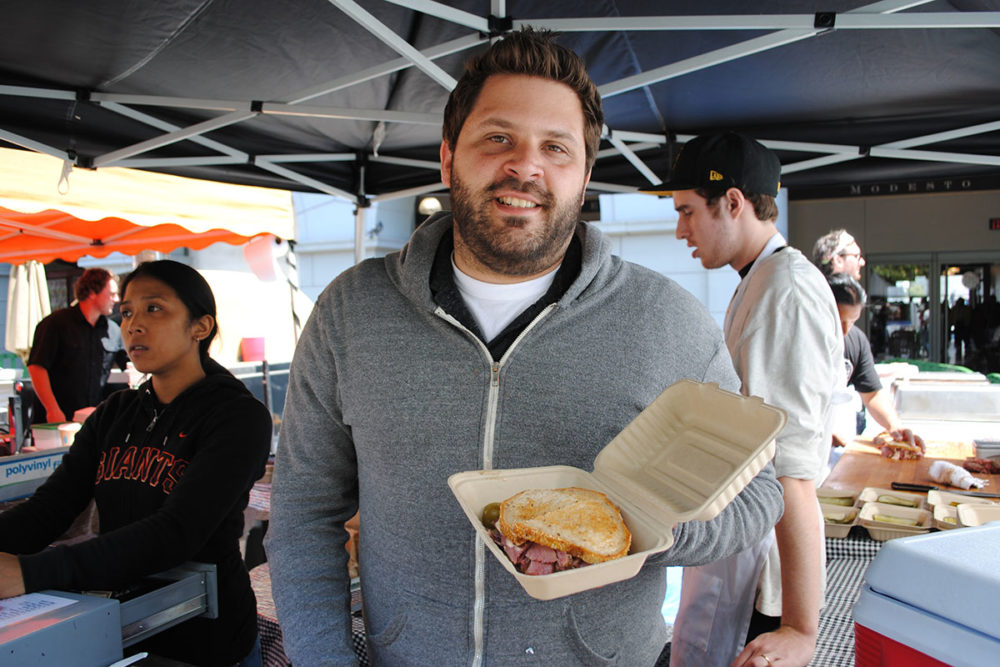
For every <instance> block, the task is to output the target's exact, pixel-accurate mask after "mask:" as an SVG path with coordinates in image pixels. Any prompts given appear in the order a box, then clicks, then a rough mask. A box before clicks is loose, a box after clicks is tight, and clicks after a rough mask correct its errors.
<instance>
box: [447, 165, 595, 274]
mask: <svg viewBox="0 0 1000 667" xmlns="http://www.w3.org/2000/svg"><path fill="white" fill-rule="evenodd" d="M502 190H516V191H518V192H523V193H525V194H530V195H531V196H532V197H533V198H534V199H536V200H537V201H538V202H539V204H540V205H541V206H543V207H544V208H545V210H546V212H547V216H546V224H545V226H544V227H543V228H542V229H539V230H538V231H536V232H535V233H534V234H532V235H531V236H528V237H525V236H521V235H517V234H514V233H511V231H512V230H520V229H522V228H523V227H524V224H525V221H524V219H523V218H520V217H518V216H508V217H506V218H503V219H502V227H500V228H497V227H492V226H491V224H490V223H491V219H490V209H491V208H492V206H493V198H491V197H489V195H490V194H491V193H496V192H500V191H502ZM482 196H483V199H482V201H479V202H477V201H475V195H474V194H473V193H472V192H471V191H470V190H469V189H468V188H467V187H466V186H465V184H464V183H463V182H462V179H460V178H459V177H458V175H457V174H455V173H454V172H453V173H452V177H451V202H452V218H453V219H454V221H455V225H456V229H457V232H458V236H459V237H461V242H463V243H465V245H466V246H467V247H468V248H469V251H470V252H472V254H473V255H475V257H476V259H477V260H478V261H479V262H481V263H482V264H483V266H485V267H487V268H488V269H490V270H491V271H494V272H496V273H499V274H503V275H507V276H531V275H535V274H538V273H541V272H543V271H545V270H546V269H548V268H551V267H552V266H554V265H555V264H557V263H558V262H559V261H560V260H561V259H562V256H563V254H564V253H565V250H566V246H567V244H568V243H569V239H570V237H571V236H572V235H573V231H574V230H575V229H576V225H577V223H578V221H579V219H580V205H579V202H580V201H582V198H583V191H582V190H581V192H580V194H579V196H578V197H577V198H576V199H575V200H571V201H568V202H566V203H564V204H562V205H559V204H558V203H557V202H556V201H555V198H554V197H553V196H552V195H551V194H550V193H549V192H547V191H545V190H542V189H541V188H540V187H538V186H537V185H535V184H533V183H523V184H522V183H520V182H518V181H517V180H516V179H505V180H503V181H501V182H499V183H494V184H492V185H491V186H490V187H488V188H487V189H486V191H485V192H484V193H483V195H482ZM458 241H459V239H456V242H458Z"/></svg>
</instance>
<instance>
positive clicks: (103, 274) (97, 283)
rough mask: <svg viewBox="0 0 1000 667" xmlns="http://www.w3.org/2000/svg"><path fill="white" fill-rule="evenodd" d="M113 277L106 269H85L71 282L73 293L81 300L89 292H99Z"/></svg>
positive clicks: (86, 296)
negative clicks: (74, 281)
mask: <svg viewBox="0 0 1000 667" xmlns="http://www.w3.org/2000/svg"><path fill="white" fill-rule="evenodd" d="M114 277H115V274H113V273H111V272H110V271H108V270H107V269H87V270H86V271H84V272H83V275H81V276H80V277H79V278H77V279H76V283H74V284H73V294H74V295H75V296H76V300H77V301H83V300H84V299H86V298H88V297H89V296H90V295H91V294H100V293H101V292H102V291H103V290H104V288H105V287H106V286H107V284H108V283H109V282H110V281H111V280H112V279H113V278H114Z"/></svg>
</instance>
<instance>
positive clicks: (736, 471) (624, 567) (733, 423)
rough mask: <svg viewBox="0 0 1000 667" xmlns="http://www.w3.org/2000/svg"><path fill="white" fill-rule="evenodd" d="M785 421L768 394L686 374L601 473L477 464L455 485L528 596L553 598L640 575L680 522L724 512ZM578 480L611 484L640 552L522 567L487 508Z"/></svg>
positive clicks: (602, 464)
mask: <svg viewBox="0 0 1000 667" xmlns="http://www.w3.org/2000/svg"><path fill="white" fill-rule="evenodd" d="M784 424H785V413H784V412H783V411H781V410H779V409H778V408H775V407H772V406H770V405H766V404H765V403H764V402H763V401H762V400H761V399H760V398H757V397H749V398H748V397H745V396H741V395H740V394H735V393H733V392H729V391H725V390H723V389H720V388H719V387H718V385H716V384H706V383H701V382H694V381H692V380H682V381H680V382H677V383H675V384H673V385H671V386H670V387H668V388H667V389H665V390H664V391H663V393H661V394H660V395H659V396H658V397H657V398H656V399H655V400H654V401H653V402H652V403H650V405H649V406H648V407H647V408H646V409H645V410H643V411H642V412H641V413H640V414H639V415H637V416H636V418H635V419H634V420H633V421H632V423H630V424H629V425H628V426H627V427H625V429H624V430H623V431H622V432H621V433H619V434H618V435H617V436H615V438H614V439H613V440H612V441H611V442H610V443H608V445H607V446H605V448H604V449H603V450H601V452H600V454H598V456H597V458H596V459H595V461H594V471H593V472H587V471H585V470H581V469H579V468H573V467H570V466H546V467H540V468H518V469H507V470H470V471H466V472H460V473H456V474H454V475H452V476H451V477H449V479H448V485H449V486H450V487H451V490H452V492H453V493H454V494H455V497H456V498H457V499H458V502H459V504H460V505H461V506H462V510H463V511H464V512H465V514H466V516H467V517H468V519H469V521H470V522H471V523H472V525H473V527H474V528H475V530H476V531H477V532H478V533H479V534H480V537H481V538H482V539H483V541H484V542H485V543H486V546H487V548H489V549H490V551H492V552H493V555H494V556H495V557H496V558H497V560H498V561H499V562H500V564H501V565H502V566H503V567H504V568H505V569H506V570H507V571H508V572H510V573H511V574H512V575H513V576H514V577H515V578H516V579H517V580H518V582H520V584H521V586H522V587H523V588H524V590H525V591H526V592H527V593H528V595H530V596H532V597H534V598H537V599H540V600H551V599H553V598H558V597H562V596H565V595H570V594H572V593H579V592H580V591H584V590H588V589H591V588H597V587H599V586H604V585H607V584H610V583H614V582H616V581H623V580H625V579H629V578H631V577H633V576H635V575H636V574H637V573H638V572H639V570H640V569H641V568H642V565H643V563H645V562H646V558H647V557H649V556H650V555H651V554H654V553H658V552H661V551H665V550H666V549H668V548H669V547H670V545H671V544H673V532H672V530H673V526H674V524H677V523H680V522H685V521H695V520H697V521H707V520H708V519H711V518H712V517H714V516H715V515H717V514H718V513H719V512H720V511H721V510H722V509H723V508H724V507H725V506H726V505H727V504H729V502H730V501H731V500H732V499H733V498H735V497H736V495H737V494H739V492H740V491H742V490H743V487H745V486H746V485H747V483H749V482H750V480H751V479H753V477H754V476H756V475H757V473H758V472H760V470H761V468H763V467H764V466H765V465H766V464H767V462H768V461H770V460H771V458H772V457H773V456H774V447H775V445H774V438H775V436H776V435H777V434H778V432H779V431H780V430H781V428H782V427H783V426H784ZM570 486H579V487H584V488H589V489H593V490H595V491H601V492H602V493H605V494H606V495H607V496H608V497H609V498H610V499H611V500H612V501H613V502H614V503H615V504H616V505H618V507H619V508H620V509H621V512H622V517H623V519H624V520H625V524H626V525H627V526H628V529H629V531H630V532H631V533H632V548H631V550H630V553H629V554H628V555H627V556H624V557H623V558H619V559H616V560H612V561H608V562H606V563H599V564H596V565H588V566H586V567H583V568H579V569H576V570H566V571H563V572H555V573H553V574H545V575H526V574H521V573H520V572H518V571H517V570H516V569H515V568H514V565H513V563H511V562H510V559H509V558H507V556H506V555H505V554H504V552H503V550H502V549H500V547H498V546H497V545H496V544H495V543H494V542H493V540H492V539H491V538H490V536H489V533H488V532H487V530H486V528H485V527H484V526H483V524H482V521H481V515H482V511H483V508H484V507H485V506H486V505H488V504H489V503H493V502H500V501H503V500H505V499H507V498H509V497H510V496H513V495H514V494H515V493H518V492H520V491H524V490H525V489H538V488H547V489H555V488H563V487H570Z"/></svg>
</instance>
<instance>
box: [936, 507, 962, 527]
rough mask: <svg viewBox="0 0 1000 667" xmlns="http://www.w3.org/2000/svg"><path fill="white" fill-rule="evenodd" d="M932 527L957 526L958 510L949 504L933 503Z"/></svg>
mask: <svg viewBox="0 0 1000 667" xmlns="http://www.w3.org/2000/svg"><path fill="white" fill-rule="evenodd" d="M934 527H935V528H937V529H938V530H951V529H953V528H958V527H959V525H958V510H957V509H956V508H954V507H952V506H951V505H935V506H934Z"/></svg>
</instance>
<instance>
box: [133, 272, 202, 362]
mask: <svg viewBox="0 0 1000 667" xmlns="http://www.w3.org/2000/svg"><path fill="white" fill-rule="evenodd" d="M140 276H149V277H150V278H153V279H155V280H159V281H160V282H161V283H163V284H164V285H166V286H167V287H169V288H170V289H172V290H173V291H174V292H175V293H176V294H177V298H179V299H180V300H181V302H182V303H183V304H184V307H185V308H187V311H188V316H189V318H190V319H189V320H188V321H190V322H193V321H194V320H196V319H198V318H199V317H201V316H203V315H211V316H212V319H213V320H215V324H214V325H213V326H212V330H211V331H210V332H209V334H208V335H207V336H205V337H204V338H202V339H201V340H200V341H198V354H199V356H200V357H201V361H202V364H204V363H205V360H206V359H208V347H209V345H211V344H212V339H213V338H215V334H216V333H218V331H219V321H218V317H217V316H216V311H215V295H214V294H212V288H211V287H209V285H208V281H206V280H205V278H203V277H202V275H201V274H200V273H198V272H197V271H195V270H194V269H193V268H191V267H190V266H188V265H187V264H181V263H180V262H175V261H173V260H170V259H160V260H157V261H155V262H143V263H142V264H140V265H139V266H137V267H135V269H134V270H133V271H132V272H131V273H130V274H128V275H127V276H125V279H124V280H123V281H122V284H121V292H122V297H123V298H124V295H125V290H126V289H127V288H128V285H129V283H131V282H132V281H133V280H135V279H136V278H139V277H140Z"/></svg>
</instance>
